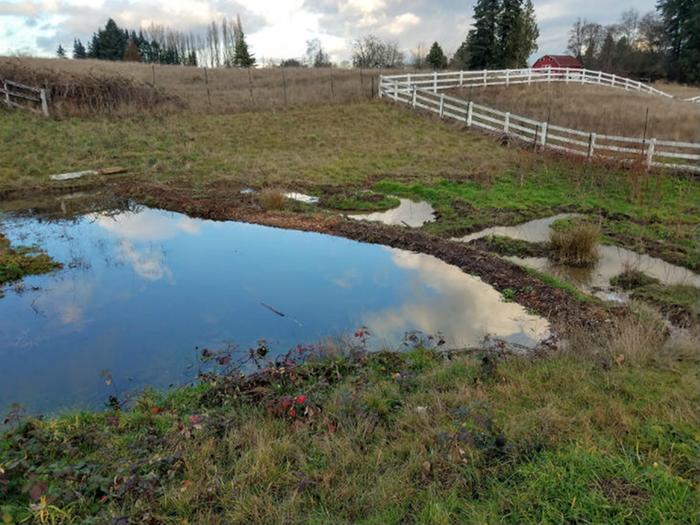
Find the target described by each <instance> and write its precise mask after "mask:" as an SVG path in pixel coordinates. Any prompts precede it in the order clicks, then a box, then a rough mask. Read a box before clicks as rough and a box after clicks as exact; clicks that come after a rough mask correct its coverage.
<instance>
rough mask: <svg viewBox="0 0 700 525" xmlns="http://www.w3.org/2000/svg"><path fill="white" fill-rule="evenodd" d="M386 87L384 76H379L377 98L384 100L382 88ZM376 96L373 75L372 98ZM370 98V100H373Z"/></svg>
mask: <svg viewBox="0 0 700 525" xmlns="http://www.w3.org/2000/svg"><path fill="white" fill-rule="evenodd" d="M383 86H384V75H379V87H378V88H377V98H382V87H383ZM373 96H374V75H372V97H373ZM372 97H370V98H372Z"/></svg>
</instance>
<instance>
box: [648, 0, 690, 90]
mask: <svg viewBox="0 0 700 525" xmlns="http://www.w3.org/2000/svg"><path fill="white" fill-rule="evenodd" d="M658 9H659V11H660V12H661V16H662V17H663V21H664V28H665V33H666V38H665V40H666V46H667V56H668V58H667V61H668V69H669V74H670V76H671V78H673V79H675V80H680V81H681V82H698V81H700V0H659V3H658Z"/></svg>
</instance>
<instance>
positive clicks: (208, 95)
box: [204, 67, 287, 107]
mask: <svg viewBox="0 0 700 525" xmlns="http://www.w3.org/2000/svg"><path fill="white" fill-rule="evenodd" d="M282 75H283V76H284V69H282ZM204 85H205V86H206V87H207V100H208V101H209V107H211V91H210V90H209V75H208V74H207V68H206V67H205V68H204ZM284 105H285V106H286V105H287V86H286V85H285V87H284Z"/></svg>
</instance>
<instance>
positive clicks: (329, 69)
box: [328, 65, 335, 100]
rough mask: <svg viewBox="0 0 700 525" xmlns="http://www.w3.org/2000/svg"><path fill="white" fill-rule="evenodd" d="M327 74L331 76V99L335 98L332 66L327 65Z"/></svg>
mask: <svg viewBox="0 0 700 525" xmlns="http://www.w3.org/2000/svg"><path fill="white" fill-rule="evenodd" d="M328 74H329V75H330V77H331V100H333V99H334V98H335V87H334V86H333V66H332V65H331V66H329V67H328Z"/></svg>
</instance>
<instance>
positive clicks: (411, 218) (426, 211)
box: [348, 199, 435, 228]
mask: <svg viewBox="0 0 700 525" xmlns="http://www.w3.org/2000/svg"><path fill="white" fill-rule="evenodd" d="M399 202H400V204H399V205H398V206H397V207H396V208H392V209H390V210H387V211H378V212H374V213H358V214H354V215H348V217H350V218H351V219H355V220H358V221H374V222H381V223H384V224H389V225H392V226H408V227H410V228H420V227H421V226H423V225H424V224H425V223H428V222H434V221H435V210H434V209H433V207H432V206H431V205H430V204H429V203H427V202H424V201H421V202H413V201H412V200H410V199H399Z"/></svg>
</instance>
